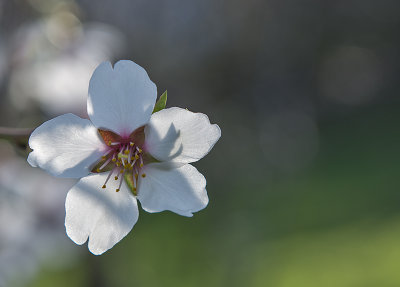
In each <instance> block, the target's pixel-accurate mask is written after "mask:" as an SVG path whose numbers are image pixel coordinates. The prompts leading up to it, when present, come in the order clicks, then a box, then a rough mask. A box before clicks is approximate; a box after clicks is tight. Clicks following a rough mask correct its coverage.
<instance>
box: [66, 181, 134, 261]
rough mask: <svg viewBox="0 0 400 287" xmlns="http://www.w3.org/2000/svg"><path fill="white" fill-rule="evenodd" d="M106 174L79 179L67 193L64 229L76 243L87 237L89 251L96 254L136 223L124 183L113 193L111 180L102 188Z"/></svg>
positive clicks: (115, 184) (103, 250) (116, 240)
mask: <svg viewBox="0 0 400 287" xmlns="http://www.w3.org/2000/svg"><path fill="white" fill-rule="evenodd" d="M107 175H108V173H101V174H93V175H89V176H87V177H84V178H82V179H81V180H80V181H79V182H78V183H77V184H76V185H75V186H74V187H73V188H72V189H71V190H70V191H69V192H68V194H67V199H66V202H65V212H66V215H65V228H66V231H67V234H68V236H69V237H70V238H71V239H72V241H74V242H75V243H76V244H79V245H81V244H83V243H85V242H86V240H87V239H88V238H89V250H90V252H92V253H93V254H95V255H99V254H102V253H104V252H105V251H107V250H108V249H110V248H111V247H113V246H114V245H115V244H116V243H118V242H119V241H120V240H121V239H122V238H124V237H125V236H126V235H127V234H128V233H129V231H130V230H131V229H132V227H133V226H134V225H135V223H136V222H137V220H138V216H139V212H138V207H137V202H136V199H135V198H134V197H133V195H132V193H131V192H130V191H129V190H128V187H127V186H126V184H125V183H123V184H122V186H121V190H120V191H119V192H116V191H115V189H116V187H117V182H116V181H114V179H113V178H112V179H111V180H110V181H111V182H109V183H108V184H107V188H105V189H102V188H101V187H102V185H103V184H104V182H105V180H106V177H107Z"/></svg>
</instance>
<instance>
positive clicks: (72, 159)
mask: <svg viewBox="0 0 400 287" xmlns="http://www.w3.org/2000/svg"><path fill="white" fill-rule="evenodd" d="M29 146H30V148H31V149H33V151H32V152H31V153H30V154H29V157H28V162H29V164H30V165H32V166H34V167H36V166H38V167H40V168H42V169H44V170H46V171H47V172H48V173H50V174H52V175H54V176H59V177H70V178H79V177H82V176H86V175H87V174H89V172H90V168H91V166H92V165H93V164H94V163H95V162H96V161H97V160H98V159H100V157H101V155H102V154H103V153H104V152H105V148H106V145H105V144H104V143H103V140H102V139H101V138H100V135H99V133H98V131H97V129H96V128H95V127H94V126H93V125H92V123H91V122H90V121H89V120H85V119H82V118H80V117H78V116H75V115H73V114H65V115H62V116H59V117H56V118H54V119H51V120H49V121H47V122H45V123H43V124H42V125H41V126H39V127H38V128H36V129H35V130H34V131H33V133H32V134H31V137H30V138H29Z"/></svg>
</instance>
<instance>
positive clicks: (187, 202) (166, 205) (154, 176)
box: [137, 163, 208, 216]
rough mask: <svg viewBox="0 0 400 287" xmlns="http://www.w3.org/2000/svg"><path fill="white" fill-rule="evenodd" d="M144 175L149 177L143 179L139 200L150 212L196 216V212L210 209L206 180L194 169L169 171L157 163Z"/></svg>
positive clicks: (186, 167) (184, 167)
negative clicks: (206, 208)
mask: <svg viewBox="0 0 400 287" xmlns="http://www.w3.org/2000/svg"><path fill="white" fill-rule="evenodd" d="M143 172H145V173H146V177H145V178H142V177H140V179H139V188H138V196H137V198H138V199H139V201H140V203H141V205H142V208H143V209H144V210H146V211H147V212H160V211H163V210H170V211H172V212H175V213H177V214H180V215H183V216H193V214H192V213H193V212H196V211H199V210H201V209H203V208H205V207H206V206H207V204H208V196H207V191H206V179H205V178H204V176H203V175H202V174H201V173H200V172H198V171H197V169H196V168H195V167H194V166H192V165H190V164H186V165H184V166H182V167H179V168H174V169H169V168H165V166H164V165H163V164H162V163H161V164H160V163H153V164H149V165H146V166H145V168H144V170H143Z"/></svg>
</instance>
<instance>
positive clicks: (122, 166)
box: [93, 130, 146, 195]
mask: <svg viewBox="0 0 400 287" xmlns="http://www.w3.org/2000/svg"><path fill="white" fill-rule="evenodd" d="M99 132H100V134H101V136H102V137H103V140H104V141H105V143H106V144H107V146H108V149H107V151H106V152H105V153H104V155H103V156H102V157H101V160H100V162H99V163H98V164H97V166H96V167H95V168H94V169H93V172H107V171H108V172H109V173H108V176H107V179H106V181H105V182H104V184H103V186H102V188H106V187H107V183H108V182H109V180H110V179H111V177H112V176H114V180H119V185H118V188H117V189H116V192H118V191H120V189H121V185H122V182H123V180H124V178H125V179H126V180H127V181H129V182H130V183H131V185H130V188H131V190H132V191H133V193H134V194H135V195H136V190H137V185H138V179H139V176H142V177H146V174H145V173H143V172H141V169H142V167H143V164H144V157H145V155H144V153H143V150H142V148H141V146H142V144H143V141H140V140H139V143H135V142H134V139H135V136H133V135H132V136H130V137H128V138H122V137H120V136H118V135H116V134H114V133H112V132H108V131H103V130H99ZM136 138H137V139H140V137H137V136H136Z"/></svg>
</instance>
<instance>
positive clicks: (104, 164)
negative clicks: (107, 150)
mask: <svg viewBox="0 0 400 287" xmlns="http://www.w3.org/2000/svg"><path fill="white" fill-rule="evenodd" d="M110 161H111V157H109V158H108V160H106V161H105V162H104V163H103V165H102V166H101V167H99V168H98V169H99V170H102V169H103V168H104V167H105V166H106V165H107V164H109V163H110Z"/></svg>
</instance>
